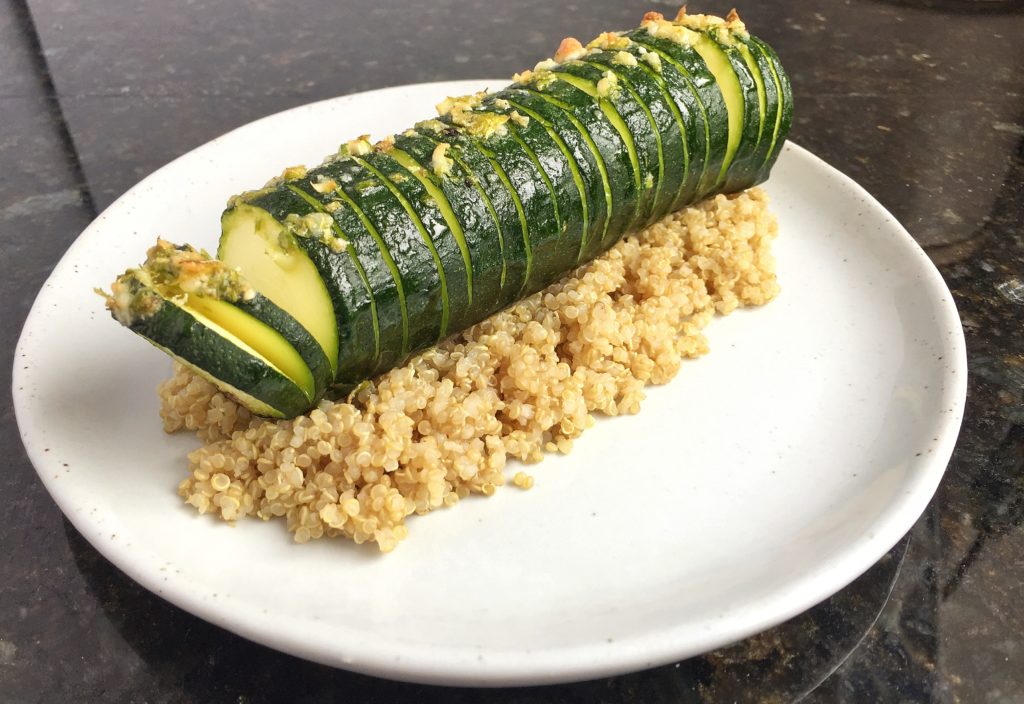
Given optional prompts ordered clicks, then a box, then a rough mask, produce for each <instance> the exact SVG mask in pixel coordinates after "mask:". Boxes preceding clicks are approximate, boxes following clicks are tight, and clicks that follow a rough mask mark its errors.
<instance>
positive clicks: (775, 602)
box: [12, 80, 967, 686]
mask: <svg viewBox="0 0 1024 704" xmlns="http://www.w3.org/2000/svg"><path fill="white" fill-rule="evenodd" d="M483 83H485V84H489V85H503V84H504V82H502V81H488V80H473V81H460V82H438V83H434V84H417V86H418V87H419V86H422V87H429V88H430V89H431V90H433V91H434V92H435V94H436V95H445V94H461V93H465V92H468V91H470V90H475V89H478V87H479V86H480V85H481V84H483ZM410 87H411V86H399V87H394V88H384V89H380V90H376V91H368V92H365V93H360V94H355V95H350V96H344V97H341V98H335V99H331V100H327V101H321V102H320V103H313V104H310V105H305V106H300V107H297V108H293V109H291V110H287V111H284V112H281V113H277V114H275V115H271V116H268V117H265V118H262V119H260V120H257V121H255V122H253V123H250V124H248V125H245V126H242V127H239V128H237V129H236V130H233V131H232V132H229V133H227V134H225V135H223V136H222V137H219V138H217V139H215V140H213V141H212V142H210V143H208V144H207V145H204V146H202V147H199V148H197V149H196V150H194V151H193V152H190V153H189V154H186V155H184V156H182V157H179V159H176V160H175V161H172V162H171V163H169V164H168V165H166V166H165V167H163V168H161V169H159V170H158V171H156V172H154V173H153V174H151V175H150V176H148V177H147V178H146V179H144V180H143V181H142V182H140V183H139V184H138V185H136V186H135V187H134V188H132V189H131V190H129V191H128V192H127V193H125V194H124V195H123V196H122V197H121V198H119V199H118V200H117V201H116V202H115V203H113V204H112V205H111V206H110V207H109V208H108V210H107V211H105V212H104V213H103V214H101V215H100V216H99V217H98V218H97V219H96V220H95V221H94V222H93V223H92V224H91V225H90V226H89V227H88V228H87V229H86V230H85V231H84V232H83V233H82V235H81V236H80V237H79V238H78V239H77V240H76V241H75V242H74V243H73V244H72V245H71V247H70V248H69V250H68V252H67V253H66V254H65V256H64V257H63V258H62V260H61V261H60V262H59V263H58V264H57V266H56V267H55V268H54V270H53V272H52V274H51V276H50V278H49V279H48V281H47V283H46V284H44V286H43V287H42V290H41V291H40V293H39V295H38V297H37V298H36V301H35V303H34V304H33V306H32V310H31V311H30V313H29V316H28V318H27V320H26V323H25V327H24V329H23V331H22V335H21V338H20V339H19V342H18V346H17V349H16V353H15V364H14V369H13V382H12V391H13V396H14V409H15V415H16V418H17V421H18V424H19V428H20V430H21V435H22V439H23V442H24V444H25V448H26V450H27V452H28V456H29V458H30V460H31V461H32V463H33V465H34V466H35V468H36V470H37V472H38V474H39V476H40V479H41V481H42V482H43V484H44V486H45V487H46V489H47V490H48V491H49V493H50V494H51V496H52V497H53V499H54V501H55V502H56V503H57V504H58V506H59V507H60V508H61V509H62V511H63V512H64V514H65V515H66V516H67V517H68V519H69V520H70V521H71V522H72V524H73V525H74V526H75V528H76V529H77V530H78V531H79V532H80V533H81V534H82V535H83V536H84V537H85V538H86V539H87V540H88V541H89V542H90V543H91V544H92V545H93V546H94V547H95V548H96V549H97V550H98V551H99V552H100V553H101V554H103V555H104V556H105V557H106V558H107V559H109V560H110V561H111V562H112V563H113V564H115V565H116V566H117V567H119V568H120V569H121V570H123V571H124V572H125V573H126V574H127V575H128V576H129V577H131V578H132V579H134V580H135V581H137V582H139V583H140V584H141V585H143V586H144V587H146V588H147V589H149V590H150V591H152V592H154V593H156V594H158V595H160V596H162V597H163V598H165V599H167V600H168V601H170V602H172V603H174V604H176V605H177V606H179V607H181V608H183V609H185V610H187V611H189V612H191V613H193V614H195V615H197V616H199V617H201V618H203V619H205V620H207V621H210V622H211V623H214V624H217V625H219V626H221V627H224V628H226V629H228V630H230V631H232V632H234V633H237V634H238V635H241V636H243V637H246V638H249V639H251V640H254V641H256V642H259V643H263V644H266V645H269V646H271V647H273V648H276V649H278V650H281V651H284V652H287V653H290V654H293V655H296V656H299V657H302V658H306V659H309V660H313V661H317V662H321V663H324V664H328V665H332V666H336V667H342V668H344V669H349V670H353V671H358V672H362V673H366V674H371V675H377V676H381V677H387V678H392V679H400V680H406V681H415V682H423V683H432V684H448V685H466V686H470V685H474V686H503V685H534V684H545V683H554V682H566V681H576V680H582V679H589V678H595V677H600V676H608V675H613V674H619V673H624V672H628V671H634V670H638V669H643V668H648V667H653V666H656V665H660V664H665V663H669V662H673V661H677V660H680V659H682V658H686V657H690V656H693V655H697V654H700V653H703V652H707V651H709V650H711V649H713V648H716V647H719V646H722V645H725V644H727V643H730V642H733V641H736V640H738V639H741V638H744V637H747V636H749V635H752V634H754V633H757V632H759V631H762V630H764V629H766V628H769V627H771V626H773V625H776V624H778V623H781V622H782V621H785V620H786V619H788V618H790V617H792V616H794V615H796V614H798V613H801V612H802V611H804V610H806V609H807V608H809V607H811V606H813V605H814V604H816V603H818V602H820V601H822V600H823V599H825V598H827V597H828V596H830V595H832V594H834V593H835V592H836V591H838V590H839V589H841V588H842V587H844V586H845V585H847V584H848V583H850V582H851V581H852V580H854V579H855V578H856V577H858V576H859V575H860V574H862V573H863V572H864V571H865V570H867V569H868V568H869V567H870V566H871V565H872V564H874V563H875V562H876V561H877V560H878V559H880V558H881V557H882V556H883V555H884V554H885V553H886V552H887V551H888V550H889V549H890V548H891V547H892V545H894V544H895V543H896V542H897V541H898V540H899V539H900V538H901V537H902V536H903V535H904V534H905V533H906V532H907V531H908V530H909V529H910V528H911V527H912V525H913V524H914V522H915V521H916V520H917V518H918V517H919V516H920V515H921V513H922V512H923V510H924V509H925V507H926V506H927V504H928V502H929V501H930V499H931V497H932V495H933V494H934V492H935V490H936V488H937V487H938V484H939V482H940V480H941V478H942V475H943V473H944V471H945V467H946V465H947V463H948V461H949V458H950V456H951V454H952V451H953V447H954V444H955V442H956V438H957V435H958V432H959V428H960V423H961V420H962V417H963V409H964V403H965V399H966V382H967V363H966V346H965V342H964V338H963V331H962V328H961V326H960V320H959V316H958V313H957V310H956V307H955V304H954V302H953V298H952V296H951V295H950V292H949V290H948V288H947V287H946V284H945V282H944V281H943V279H942V277H941V275H940V274H939V272H938V270H937V269H936V268H935V266H934V265H933V263H932V262H931V260H930V259H929V258H928V256H927V255H926V254H925V253H924V252H923V250H922V249H921V248H920V247H919V246H918V244H917V243H916V242H915V241H914V239H913V238H912V237H911V236H910V234H909V233H908V232H907V231H906V229H904V228H903V227H902V225H900V224H899V222H898V221H897V220H896V219H895V217H893V216H892V215H891V214H890V213H888V211H886V210H885V209H884V207H883V206H882V205H881V204H880V203H878V201H876V200H875V199H874V198H873V197H872V196H871V195H870V194H869V193H868V192H867V191H865V190H864V189H863V188H862V187H861V186H859V185H858V184H857V183H856V182H854V181H853V180H852V179H850V178H849V177H847V176H845V175H843V174H842V173H841V172H839V171H837V170H836V169H834V168H832V167H831V166H829V165H828V164H827V163H825V162H824V161H822V160H821V159H819V158H817V157H816V156H814V155H813V154H811V153H810V152H808V151H807V150H805V149H803V148H801V147H798V146H796V145H794V144H792V143H787V145H786V147H785V149H784V152H783V155H782V157H781V158H782V159H783V160H789V161H792V162H797V163H798V166H799V168H801V169H804V170H806V171H807V172H809V173H814V174H816V175H818V176H820V177H821V178H827V179H831V180H832V181H833V182H834V183H836V184H838V185H839V187H841V188H842V189H843V190H845V191H846V192H847V193H848V195H849V197H851V198H857V199H859V200H860V201H861V202H862V203H863V207H864V208H867V209H868V210H870V211H873V213H874V214H876V215H877V216H879V217H880V218H881V219H882V220H883V221H884V222H885V223H886V225H887V226H888V227H889V234H890V235H891V236H892V237H893V238H894V240H895V241H896V243H897V245H898V247H899V249H900V251H901V253H902V256H903V257H905V259H906V262H911V263H912V266H915V267H917V269H918V270H919V272H920V274H921V282H922V284H921V285H923V286H925V287H927V289H928V291H929V292H930V295H931V298H932V299H933V300H934V301H935V302H936V305H937V309H938V311H939V313H938V315H939V318H938V319H937V321H936V322H937V324H938V325H940V326H944V327H945V328H947V329H948V330H949V331H951V332H950V334H949V335H947V336H946V337H945V339H944V340H943V343H944V345H945V347H944V349H943V352H944V354H945V355H946V358H947V360H948V369H949V370H950V374H949V377H948V379H946V380H945V381H946V382H947V383H945V384H944V387H943V396H942V406H943V408H945V409H948V410H947V411H946V412H944V413H942V414H936V415H935V418H934V424H933V426H932V430H933V432H934V438H935V442H934V444H933V445H932V453H931V454H930V458H929V459H928V461H927V462H926V463H921V464H920V465H919V467H918V469H919V471H917V472H916V474H915V475H914V478H913V480H912V481H911V483H910V484H909V485H908V486H906V487H904V488H905V489H906V491H905V492H904V493H902V494H900V495H899V496H895V497H892V501H891V503H890V504H889V505H888V507H887V510H886V511H885V512H884V513H883V514H882V516H881V519H880V520H879V521H878V522H877V524H876V525H875V526H874V530H873V531H872V532H871V533H870V534H869V535H867V536H864V537H863V539H861V540H859V541H858V542H856V543H855V544H853V545H850V546H849V549H848V550H846V551H845V552H843V553H842V554H840V555H838V556H833V558H832V559H829V560H827V561H823V562H822V563H821V565H820V566H819V568H818V569H816V570H812V571H810V572H808V573H805V574H801V575H796V576H794V578H793V579H792V580H791V581H790V582H789V583H788V586H787V588H785V589H780V590H778V591H777V592H776V593H774V594H773V595H771V597H770V598H765V599H762V600H760V601H759V602H758V603H748V604H743V605H742V607H741V608H737V609H734V610H733V611H731V612H728V613H726V614H724V615H723V617H722V618H720V619H718V620H717V621H716V622H715V623H714V624H713V628H707V629H704V630H701V631H699V632H695V631H694V629H693V628H689V627H687V628H683V629H680V628H675V627H673V626H672V624H666V627H665V628H664V630H663V631H661V632H660V633H658V634H657V635H656V637H650V636H643V637H637V638H628V637H627V638H623V639H621V640H620V641H619V642H618V643H617V645H616V647H609V645H608V644H607V643H604V642H601V643H593V644H589V645H584V646H579V647H572V648H562V649H557V650H551V651H547V652H534V653H532V654H529V655H524V654H523V653H522V652H518V651H510V652H497V651H495V652H491V653H489V655H490V657H488V658H487V659H486V661H484V660H482V659H480V658H478V657H477V656H478V653H477V651H476V650H473V649H472V648H468V647H467V648H465V649H463V650H459V649H451V648H431V649H423V648H412V649H411V648H409V647H408V646H407V644H405V643H403V642H402V641H401V640H395V639H389V638H387V637H383V638H378V639H373V638H369V639H368V638H367V636H366V634H364V633H361V632H358V631H355V632H349V633H346V632H345V629H344V628H343V627H342V628H337V627H335V628H333V629H332V630H330V631H326V630H319V631H318V630H315V629H314V630H304V629H303V628H300V627H293V626H290V625H289V624H286V623H279V622H276V621H274V620H273V619H272V618H265V617H259V616H255V615H253V614H251V613H249V612H247V611H245V610H244V609H239V608H238V606H237V605H234V604H230V603H226V602H217V601H216V600H209V599H206V598H203V597H204V596H208V595H203V594H201V593H199V592H197V585H196V584H195V583H194V582H190V581H187V580H179V579H177V578H176V577H175V576H174V575H173V574H171V575H168V574H166V573H164V572H163V571H162V570H161V569H160V564H159V562H158V561H157V560H154V559H150V558H151V556H149V555H147V554H146V552H145V551H143V550H140V549H139V548H138V546H132V545H130V544H129V543H128V542H126V541H112V540H107V539H105V538H106V537H107V533H108V532H109V531H110V530H111V526H112V525H113V526H116V525H117V521H116V519H115V520H114V521H113V523H111V522H107V523H106V524H104V525H103V526H102V527H101V526H99V525H97V524H96V523H95V522H94V521H92V520H91V519H90V514H89V512H88V511H86V510H84V509H85V506H84V505H83V504H81V502H80V497H79V496H77V495H76V494H75V492H74V491H70V490H69V489H68V485H67V484H62V483H60V482H58V481H54V480H52V479H51V475H52V474H54V472H55V470H59V466H58V461H57V460H56V458H54V457H53V456H49V455H48V454H47V452H46V448H45V447H44V446H43V438H42V437H41V436H40V435H39V434H38V433H37V432H35V430H36V428H37V427H38V424H39V423H40V422H41V419H38V418H34V417H33V416H32V413H31V408H30V406H31V404H30V402H29V398H28V392H27V391H24V392H23V391H19V389H21V388H25V389H27V388H28V387H29V382H30V381H31V379H32V377H33V375H34V374H36V373H41V372H37V370H35V369H34V368H33V367H32V365H31V363H29V364H27V365H25V364H24V363H23V360H25V359H30V358H31V352H32V350H33V345H34V344H36V343H35V342H34V341H33V340H32V339H31V336H30V335H29V332H30V331H31V330H33V328H34V327H36V326H37V325H38V324H39V322H38V321H39V318H40V310H41V309H43V308H44V307H48V306H52V305H54V303H55V301H57V300H59V294H58V293H57V292H56V290H55V288H54V287H53V286H51V282H53V281H55V280H57V279H59V278H60V277H61V276H63V275H64V274H65V273H66V270H67V269H68V267H69V266H70V264H69V260H71V259H72V258H73V257H74V256H77V255H79V254H81V252H80V249H81V248H83V247H86V246H87V240H88V239H89V238H90V237H92V236H96V235H95V234H94V233H96V232H97V230H101V229H102V227H103V223H104V221H105V220H106V219H107V217H108V214H109V213H113V212H116V211H118V210H119V209H123V208H125V207H127V205H128V204H129V203H130V202H132V201H133V200H134V199H135V197H136V194H137V193H138V192H139V191H140V189H142V188H143V187H144V186H146V185H147V184H148V183H150V182H151V181H153V180H155V179H158V178H161V174H163V173H165V172H166V171H167V170H170V169H173V168H175V165H176V164H178V163H179V162H180V161H182V160H184V159H188V158H190V156H191V155H192V154H193V153H194V152H197V151H201V150H203V149H204V148H206V147H208V146H210V145H212V144H217V143H220V142H221V141H223V140H226V139H233V138H236V137H238V136H240V135H243V134H244V133H245V131H246V130H248V129H251V128H252V127H253V126H254V125H261V124H263V123H266V122H276V121H287V119H288V118H289V116H290V115H292V114H294V113H297V112H298V111H306V110H311V109H312V110H315V109H317V106H322V105H326V104H329V103H332V102H334V101H352V100H354V99H362V98H367V99H372V98H376V97H377V96H381V95H383V94H385V93H387V92H389V91H400V90H403V89H406V88H410ZM770 184H771V182H769V184H768V185H769V187H770ZM953 331H955V334H954V332H953ZM23 367H24V368H23ZM355 639H363V640H362V641H360V647H359V648H358V649H356V648H354V647H353V644H354V643H355V642H357V640H355ZM396 653H397V655H398V656H397V657H396Z"/></svg>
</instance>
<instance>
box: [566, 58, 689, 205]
mask: <svg viewBox="0 0 1024 704" xmlns="http://www.w3.org/2000/svg"><path fill="white" fill-rule="evenodd" d="M625 57H630V58H625ZM583 61H585V62H586V63H588V64H591V65H593V66H595V67H597V68H598V69H600V70H610V71H612V72H613V73H614V74H615V75H616V76H617V77H618V80H619V83H620V84H621V85H622V86H623V87H624V88H625V89H626V90H627V91H629V93H630V95H631V97H632V98H633V100H634V101H635V102H636V103H637V104H639V106H640V107H641V109H642V110H643V112H644V115H645V116H646V117H647V120H648V122H649V123H650V125H651V132H652V134H653V136H654V140H655V147H656V151H657V158H658V173H657V175H656V179H657V180H656V183H657V187H656V189H655V193H654V203H653V208H652V215H651V218H650V219H649V222H653V221H655V220H657V219H659V218H661V217H662V216H664V215H665V214H666V213H668V212H669V211H670V210H672V206H673V205H674V204H675V202H676V200H677V199H678V197H679V193H680V190H681V189H682V187H683V183H684V182H685V181H686V179H687V175H688V173H689V167H690V158H689V153H688V150H687V143H686V137H685V128H684V127H683V123H682V117H681V116H680V115H679V111H678V109H675V110H673V108H675V104H674V103H673V101H672V97H671V96H670V95H669V93H668V92H667V90H666V89H665V88H664V87H663V86H662V85H661V83H660V81H659V80H658V78H657V76H656V75H654V74H652V73H651V72H650V71H651V70H652V69H651V67H650V66H647V67H646V70H645V67H644V66H642V65H641V62H643V61H644V59H643V55H640V57H639V58H637V54H634V53H631V52H628V51H624V50H623V51H621V52H615V53H613V52H609V51H594V52H590V53H588V54H587V56H586V57H585V58H584V59H583ZM645 63H646V62H645Z"/></svg>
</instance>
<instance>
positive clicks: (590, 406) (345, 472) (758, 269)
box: [160, 188, 778, 552]
mask: <svg viewBox="0 0 1024 704" xmlns="http://www.w3.org/2000/svg"><path fill="white" fill-rule="evenodd" d="M766 205H767V200H766V196H765V194H764V192H763V191H761V190H760V189H756V188H755V189H751V190H749V191H746V192H743V193H740V194H735V195H731V196H724V195H719V196H716V197H714V198H712V199H709V200H707V201H704V202H703V203H700V204H698V205H695V206H693V207H690V208H686V209H685V210H682V211H680V212H678V213H675V214H672V215H669V216H667V217H666V218H664V219H663V220H662V221H661V222H658V223H656V224H654V225H652V226H651V227H649V228H647V229H646V230H644V231H643V232H641V233H638V234H635V235H631V236H629V237H626V238H624V239H623V240H622V241H621V242H619V243H618V244H617V245H616V246H615V247H613V248H612V249H611V250H609V251H608V252H607V253H606V254H604V255H603V256H602V257H600V258H599V259H597V260H595V261H593V262H591V263H589V264H587V265H585V266H583V267H580V268H579V269H577V270H576V271H574V272H572V273H571V274H570V275H568V276H566V277H565V278H564V279H562V280H561V281H559V282H558V283H555V284H553V285H551V286H549V287H548V288H547V289H545V290H544V291H541V292H540V293H537V294H534V295H533V296H530V297H529V298H527V299H526V300H523V301H521V302H519V303H518V304H516V305H514V306H512V307H511V308H508V309H506V310H504V311H502V312H500V313H497V314H496V315H494V316H492V317H491V318H489V319H487V320H485V321H483V322H481V323H479V324H478V325H475V326H473V327H472V328H470V329H469V330H467V331H465V332H463V333H462V334H460V335H458V336H456V337H454V338H452V339H450V340H447V341H446V342H444V343H443V344H442V345H440V346H438V347H436V348H433V349H430V350H427V351H426V352H424V353H422V354H421V355H419V356H417V357H416V358H414V359H413V360H411V361H410V362H409V363H407V364H406V365H405V366H403V367H400V368H398V369H394V370H392V371H390V372H388V373H386V374H384V375H382V376H381V377H380V378H378V379H377V380H375V382H374V384H372V385H368V386H367V387H366V388H364V389H362V390H361V391H360V392H359V394H358V395H357V396H356V398H354V399H353V400H352V402H351V403H331V402H327V401H325V402H322V403H321V404H320V406H319V407H318V408H316V409H315V410H313V411H311V412H310V413H308V414H306V415H303V416H300V417H298V418H295V419H292V420H285V421H271V420H267V419H264V418H258V417H254V416H251V415H250V414H249V413H248V412H247V411H246V410H245V409H244V408H242V407H241V406H239V405H238V404H236V403H235V402H234V401H232V400H231V399H230V398H228V397H227V396H225V395H224V394H222V393H220V392H218V391H217V390H216V389H215V388H214V387H213V386H212V385H211V384H209V383H207V382H206V381H204V380H202V379H199V378H197V377H196V376H194V375H193V374H192V373H191V372H189V371H188V370H186V369H183V368H181V367H179V368H177V369H176V371H175V373H174V376H173V377H172V378H171V379H169V380H168V381H166V382H164V383H163V384H162V385H161V388H160V396H161V399H162V408H161V416H162V417H163V419H164V428H165V430H167V431H168V432H174V431H176V430H180V429H188V430H191V431H195V432H196V434H197V435H198V437H199V439H200V440H201V441H202V442H203V443H204V444H203V446H202V447H200V448H199V449H197V450H195V451H194V452H192V453H190V454H189V456H188V461H189V474H188V476H187V477H186V478H185V479H184V480H183V481H182V482H181V484H180V486H179V488H178V491H179V494H180V495H181V496H182V497H183V498H184V499H185V500H186V502H187V503H189V504H191V505H192V506H194V507H195V508H196V509H197V510H199V511H200V512H201V513H212V514H214V515H216V516H218V517H220V518H222V519H224V520H228V521H233V520H235V519H237V518H240V517H244V516H258V517H260V518H262V519H264V520H269V519H271V518H274V517H278V516H280V517H284V518H285V521H286V524H287V528H288V530H290V531H291V532H292V533H293V534H294V537H295V540H296V541H297V542H306V541H309V540H313V539H316V538H321V537H324V536H329V537H335V536H344V537H347V538H350V539H352V540H354V541H355V542H357V543H363V542H366V541H373V542H376V543H377V545H378V547H379V548H380V550H381V551H383V552H387V551H390V550H392V549H393V548H394V547H395V546H396V545H397V544H398V542H399V541H401V540H402V539H403V538H405V537H406V535H407V533H408V529H407V527H406V522H405V520H406V518H407V517H408V516H410V515H411V514H413V513H419V514H423V513H428V512H429V511H432V510H434V509H437V508H441V507H445V506H452V505H454V504H456V503H458V502H459V501H460V500H461V499H464V498H466V497H467V496H469V495H470V494H483V495H485V496H490V495H491V494H493V493H494V492H495V491H496V489H497V487H499V486H502V485H503V484H505V473H504V470H505V467H506V463H507V460H508V459H510V458H512V459H517V460H520V461H522V462H527V463H533V462H538V461H540V460H541V459H542V458H543V456H544V453H545V452H560V453H567V452H569V451H570V449H571V448H572V443H573V440H574V439H575V438H577V437H578V436H579V435H580V434H581V433H582V432H583V431H584V430H586V429H587V428H588V427H590V426H591V425H592V424H593V422H594V418H593V416H594V414H597V413H600V414H604V415H618V414H624V413H636V412H638V411H639V410H640V403H641V401H642V400H643V398H644V386H645V385H646V384H663V383H665V382H667V381H669V380H670V379H671V378H672V377H673V376H675V374H676V372H677V371H678V370H679V366H680V363H681V362H682V360H683V359H686V358H690V357H696V356H699V355H702V354H704V353H705V352H707V350H708V346H707V341H706V339H705V338H704V335H703V333H702V330H703V328H704V326H705V325H707V323H708V322H709V321H710V320H711V319H712V317H713V316H714V314H715V313H720V314H723V315H724V314H727V313H729V312H731V311H732V310H734V309H735V308H736V307H737V306H741V305H760V304H763V303H767V302H768V301H770V300H771V299H772V298H773V297H774V296H775V294H776V293H777V292H778V285H777V283H776V279H775V274H774V269H775V267H774V260H773V258H772V255H771V251H770V248H771V241H772V239H773V238H774V236H775V231H776V225H775V220H774V218H773V217H772V216H771V215H770V213H769V212H768V210H767V207H766ZM533 481H534V478H533V477H532V476H529V475H527V474H526V473H525V472H522V471H518V470H517V472H516V474H515V475H514V476H513V479H512V483H514V484H515V485H516V486H518V487H520V488H524V489H525V488H529V487H530V486H532V485H533Z"/></svg>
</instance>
